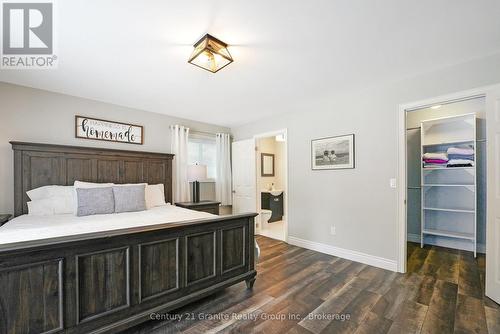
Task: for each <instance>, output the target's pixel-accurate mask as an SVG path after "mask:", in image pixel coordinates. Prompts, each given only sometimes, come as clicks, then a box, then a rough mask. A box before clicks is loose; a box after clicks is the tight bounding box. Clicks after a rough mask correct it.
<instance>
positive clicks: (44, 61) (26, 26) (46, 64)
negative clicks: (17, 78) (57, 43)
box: [1, 0, 57, 69]
mask: <svg viewBox="0 0 500 334" xmlns="http://www.w3.org/2000/svg"><path fill="white" fill-rule="evenodd" d="M53 53H54V8H53V2H51V1H44V2H32V3H22V2H14V1H8V0H6V1H4V2H3V3H2V62H1V67H2V68H14V69H34V68H53V67H55V65H56V60H57V56H55V55H54V54H53Z"/></svg>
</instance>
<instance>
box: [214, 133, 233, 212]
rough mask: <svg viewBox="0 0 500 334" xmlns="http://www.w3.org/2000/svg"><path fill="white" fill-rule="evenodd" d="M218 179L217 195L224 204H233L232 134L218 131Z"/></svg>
mask: <svg viewBox="0 0 500 334" xmlns="http://www.w3.org/2000/svg"><path fill="white" fill-rule="evenodd" d="M215 158H216V160H215V161H216V165H217V168H216V170H217V179H216V180H215V197H216V199H217V201H219V202H221V204H222V205H231V204H232V193H231V135H229V134H227V133H218V134H217V137H216V139H215Z"/></svg>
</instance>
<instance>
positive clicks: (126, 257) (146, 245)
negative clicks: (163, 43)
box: [0, 142, 256, 334]
mask: <svg viewBox="0 0 500 334" xmlns="http://www.w3.org/2000/svg"><path fill="white" fill-rule="evenodd" d="M11 144H12V148H13V151H14V205H15V216H16V218H15V219H14V220H12V221H10V222H8V223H7V224H5V225H4V226H2V227H0V290H1V291H2V293H1V294H0V319H1V321H0V333H8V334H15V333H117V332H120V331H122V330H124V329H126V328H129V327H131V326H133V325H135V324H138V323H140V322H143V321H146V320H148V319H150V315H151V314H153V313H163V312H169V311H172V310H175V309H176V308H179V307H181V306H183V305H185V304H187V303H190V302H193V301H195V300H198V299H200V298H203V297H205V296H208V295H210V294H212V293H214V292H216V291H218V290H221V289H224V288H225V287H228V286H230V285H233V284H236V283H239V282H242V281H245V282H246V284H247V288H251V287H252V286H253V283H254V281H255V276H256V271H255V268H254V217H255V216H256V214H255V213H248V214H241V215H229V216H216V215H212V214H208V213H204V212H197V211H192V210H187V209H183V208H179V207H176V206H173V205H165V206H161V207H157V208H153V209H150V210H147V211H143V212H130V213H120V214H111V215H97V216H94V217H75V216H72V215H58V216H52V217H50V216H49V217H45V216H43V217H36V216H29V215H25V214H26V213H27V204H26V203H27V202H28V200H29V199H28V198H27V195H26V191H28V190H30V189H34V188H37V187H41V186H44V185H72V184H73V182H74V181H75V180H82V181H89V182H99V183H106V182H112V183H118V184H120V183H140V182H147V183H150V184H156V183H163V184H164V185H165V198H166V201H167V202H172V192H171V184H172V175H171V174H172V173H171V170H172V158H173V156H172V155H170V154H159V153H145V152H136V151H123V150H108V149H96V148H84V147H74V146H61V145H48V144H38V143H21V142H12V143H11Z"/></svg>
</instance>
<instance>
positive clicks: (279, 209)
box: [260, 191, 283, 223]
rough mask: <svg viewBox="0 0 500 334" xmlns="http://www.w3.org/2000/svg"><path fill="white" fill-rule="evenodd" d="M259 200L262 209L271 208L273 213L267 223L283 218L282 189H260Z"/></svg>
mask: <svg viewBox="0 0 500 334" xmlns="http://www.w3.org/2000/svg"><path fill="white" fill-rule="evenodd" d="M260 201H261V204H260V206H261V208H262V209H264V210H271V211H272V213H273V214H272V215H271V218H269V220H268V221H267V222H268V223H273V222H277V221H280V220H282V219H283V191H262V192H261V197H260Z"/></svg>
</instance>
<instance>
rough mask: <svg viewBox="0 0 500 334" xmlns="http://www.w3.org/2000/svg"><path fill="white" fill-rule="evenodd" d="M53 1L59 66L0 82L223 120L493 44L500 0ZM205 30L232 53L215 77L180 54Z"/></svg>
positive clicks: (392, 76)
mask: <svg viewBox="0 0 500 334" xmlns="http://www.w3.org/2000/svg"><path fill="white" fill-rule="evenodd" d="M56 5H57V7H56V8H57V14H56V19H57V21H56V23H55V24H56V38H57V49H56V53H57V55H58V57H59V67H58V69H57V70H29V71H20V70H2V71H0V80H1V81H6V82H11V83H16V84H20V85H26V86H31V87H36V88H41V89H46V90H50V91H55V92H61V93H66V94H70V95H75V96H81V97H85V98H90V99H95V100H100V101H105V102H111V103H115V104H119V105H124V106H128V107H134V108H139V109H144V110H148V111H153V112H158V113H164V114H169V115H175V116H179V117H184V118H188V119H194V120H199V121H204V122H209V123H214V124H219V125H225V126H236V125H240V124H244V123H248V122H251V121H255V120H258V119H260V118H263V117H266V116H269V115H270V114H276V113H285V112H286V111H287V110H288V109H289V107H290V106H293V105H296V104H298V103H304V102H307V101H312V100H314V99H317V98H320V97H324V96H325V95H333V94H338V93H339V92H345V91H348V90H352V89H359V88H363V87H367V86H369V85H373V84H376V83H382V82H387V81H392V80H397V79H400V78H404V77H408V76H413V75H417V74H419V73H422V72H426V71H431V70H433V69H437V68H440V67H444V66H447V65H452V64H457V63H461V62H464V61H467V60H470V59H473V58H477V57H483V56H485V55H488V54H492V53H496V52H498V51H500V19H499V17H500V1H498V0H478V1H471V0H440V1H435V0H419V1H415V0H385V1H373V0H343V1H339V0H247V1H239V0H225V1H222V0H220V1H209V0H189V1H179V0H178V1H169V0H157V1H153V0H149V1H144V0H139V1H138V0H134V1H128V0H127V1H124V0H121V1H116V0H115V1H111V0H99V1H97V0H92V1H90V0H64V1H61V0H58V1H57V3H56ZM207 32H209V33H210V34H212V35H214V36H216V37H217V38H219V39H221V40H223V41H225V42H227V43H228V44H230V48H229V50H230V52H231V54H232V55H233V58H234V59H235V62H234V63H233V64H231V65H229V66H228V67H226V68H225V69H223V70H221V71H220V72H218V73H216V74H212V73H209V72H207V71H204V70H202V69H199V68H197V67H195V66H192V65H190V64H188V63H187V59H188V57H189V55H190V53H191V50H192V44H193V43H194V42H196V41H197V40H198V39H199V38H200V37H201V36H202V35H203V34H205V33H207ZM68 112H70V110H68Z"/></svg>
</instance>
